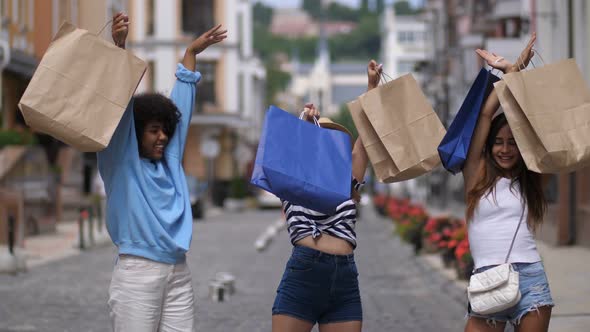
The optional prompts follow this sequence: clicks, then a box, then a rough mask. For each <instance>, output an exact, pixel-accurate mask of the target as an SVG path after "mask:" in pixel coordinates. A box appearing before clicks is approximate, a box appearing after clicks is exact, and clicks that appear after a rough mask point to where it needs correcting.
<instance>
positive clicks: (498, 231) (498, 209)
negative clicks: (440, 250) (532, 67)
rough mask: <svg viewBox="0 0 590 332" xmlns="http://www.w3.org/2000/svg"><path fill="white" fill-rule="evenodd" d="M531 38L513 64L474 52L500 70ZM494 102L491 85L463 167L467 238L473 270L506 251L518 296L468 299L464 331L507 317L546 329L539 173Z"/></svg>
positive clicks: (526, 54) (518, 324)
mask: <svg viewBox="0 0 590 332" xmlns="http://www.w3.org/2000/svg"><path fill="white" fill-rule="evenodd" d="M535 40H536V36H535V35H534V34H533V36H532V37H531V39H530V41H529V44H528V45H527V47H526V48H525V49H524V50H523V51H522V53H521V55H520V57H519V58H518V59H517V61H516V63H515V64H512V63H510V62H508V61H507V60H505V59H504V58H503V57H500V56H498V55H496V54H494V53H489V52H487V51H485V50H477V53H478V54H479V55H480V56H481V57H482V58H483V59H484V60H485V61H487V63H488V64H489V65H490V66H492V67H494V68H497V69H499V70H501V71H502V72H504V73H510V72H517V71H519V70H520V68H525V67H526V66H527V64H528V63H529V61H530V59H531V58H532V56H533V55H534V52H533V50H532V47H533V44H534V42H535ZM498 107H499V101H498V96H497V95H496V92H495V91H492V92H491V93H490V95H489V96H488V98H487V100H486V101H485V104H484V106H483V107H482V110H481V113H480V115H479V120H478V122H477V126H476V128H475V132H474V135H473V138H472V140H471V146H470V148H469V153H468V156H467V161H466V163H465V168H464V169H463V178H464V180H465V193H466V204H467V220H468V223H469V225H468V232H469V242H470V247H471V253H472V256H473V259H474V262H475V271H474V273H480V272H483V271H486V270H488V269H490V268H493V267H495V266H498V265H500V264H503V263H504V262H505V260H506V257H507V256H508V263H511V265H512V267H513V269H514V270H515V271H517V272H518V273H519V288H520V293H521V298H520V301H519V302H518V303H517V304H516V305H514V306H513V307H511V308H508V309H506V310H503V311H500V312H497V313H493V314H478V313H476V312H473V310H472V308H471V305H469V307H468V314H469V320H468V321H467V324H466V326H465V331H467V332H472V331H504V327H505V326H506V323H507V322H509V323H510V324H512V325H514V326H515V328H516V331H519V332H523V331H547V330H548V328H549V320H550V318H551V308H552V307H553V305H554V304H553V299H552V298H551V292H550V290H549V284H548V282H547V277H546V275H545V269H544V267H543V263H542V262H541V257H540V256H539V253H538V251H537V247H536V244H535V239H534V236H533V233H534V231H535V229H536V227H537V226H539V225H540V224H541V223H542V221H543V217H544V214H545V211H546V206H547V203H546V200H545V197H544V194H543V185H542V176H541V174H537V173H534V172H532V171H529V170H528V169H527V166H526V165H525V163H524V161H523V159H522V156H521V154H520V151H519V150H518V146H517V145H516V141H515V140H514V136H513V135H512V131H511V129H510V126H509V125H508V122H507V120H506V117H505V116H504V114H499V115H497V116H496V117H494V113H495V112H496V111H497V110H498ZM520 226H522V227H520ZM517 227H519V228H517ZM513 238H514V246H513V248H512V249H511V250H510V249H509V248H510V246H511V243H512V241H513ZM508 253H509V255H508Z"/></svg>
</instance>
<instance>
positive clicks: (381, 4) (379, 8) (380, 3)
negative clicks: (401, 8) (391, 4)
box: [377, 0, 385, 13]
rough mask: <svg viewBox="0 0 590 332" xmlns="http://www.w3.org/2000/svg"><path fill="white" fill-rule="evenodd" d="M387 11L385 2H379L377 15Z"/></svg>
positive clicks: (383, 0) (378, 0)
mask: <svg viewBox="0 0 590 332" xmlns="http://www.w3.org/2000/svg"><path fill="white" fill-rule="evenodd" d="M384 9H385V0H377V13H383V10H384Z"/></svg>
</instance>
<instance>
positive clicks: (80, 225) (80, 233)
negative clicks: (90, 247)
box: [78, 208, 85, 249]
mask: <svg viewBox="0 0 590 332" xmlns="http://www.w3.org/2000/svg"><path fill="white" fill-rule="evenodd" d="M84 212H85V211H84V209H83V208H80V215H79V217H78V237H79V241H80V242H79V243H78V244H79V247H80V249H84V247H85V246H84V216H83V214H84Z"/></svg>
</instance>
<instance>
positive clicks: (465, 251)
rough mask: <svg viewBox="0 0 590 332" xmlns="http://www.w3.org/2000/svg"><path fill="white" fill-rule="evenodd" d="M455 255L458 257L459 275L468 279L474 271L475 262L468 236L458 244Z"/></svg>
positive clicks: (460, 277) (463, 278)
mask: <svg viewBox="0 0 590 332" xmlns="http://www.w3.org/2000/svg"><path fill="white" fill-rule="evenodd" d="M455 257H456V259H457V265H456V268H457V277H458V278H459V279H462V280H468V279H469V277H470V276H471V272H472V271H473V266H474V264H473V257H472V256H471V251H470V249H469V240H468V238H467V236H465V238H464V239H463V240H461V241H460V242H459V243H458V244H457V248H455Z"/></svg>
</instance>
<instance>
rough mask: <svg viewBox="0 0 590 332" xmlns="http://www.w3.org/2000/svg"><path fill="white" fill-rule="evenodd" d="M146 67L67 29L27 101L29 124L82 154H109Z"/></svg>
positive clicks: (54, 45)
mask: <svg viewBox="0 0 590 332" xmlns="http://www.w3.org/2000/svg"><path fill="white" fill-rule="evenodd" d="M146 68H147V65H146V63H145V62H144V61H143V60H141V59H139V58H138V57H136V56H134V55H133V54H132V53H131V52H129V51H125V50H123V49H120V48H118V47H116V46H115V45H113V44H112V43H109V42H107V41H105V40H103V39H101V38H100V37H98V36H96V35H95V34H93V33H90V32H88V31H86V30H82V29H78V28H76V27H75V26H73V25H71V24H69V23H64V24H62V26H61V27H60V29H59V31H58V32H57V34H56V35H55V37H54V38H53V41H52V42H51V44H50V45H49V48H48V49H47V52H46V53H45V54H44V55H43V58H42V59H41V63H39V66H38V68H37V70H36V71H35V74H34V75H33V78H32V79H31V82H30V83H29V85H28V87H27V89H26V91H25V93H24V95H23V97H22V98H21V100H20V102H19V108H20V109H21V112H22V113H23V117H24V118H25V121H26V123H27V124H28V125H29V126H30V127H32V128H33V129H35V130H38V131H40V132H43V133H47V134H49V135H51V136H53V137H55V138H57V139H59V140H61V141H63V142H65V143H67V144H69V145H71V146H73V147H75V148H77V149H79V150H80V151H85V152H95V151H100V150H102V149H104V148H105V147H106V146H107V145H108V144H109V141H110V139H111V136H112V135H113V132H114V131H115V129H116V128H117V125H118V124H119V121H120V120H121V116H122V115H123V112H124V111H125V108H126V107H127V104H128V103H129V101H130V99H131V97H132V96H133V93H134V92H135V89H136V88H137V85H138V84H139V81H140V80H141V78H142V76H143V74H144V73H145V70H146Z"/></svg>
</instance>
